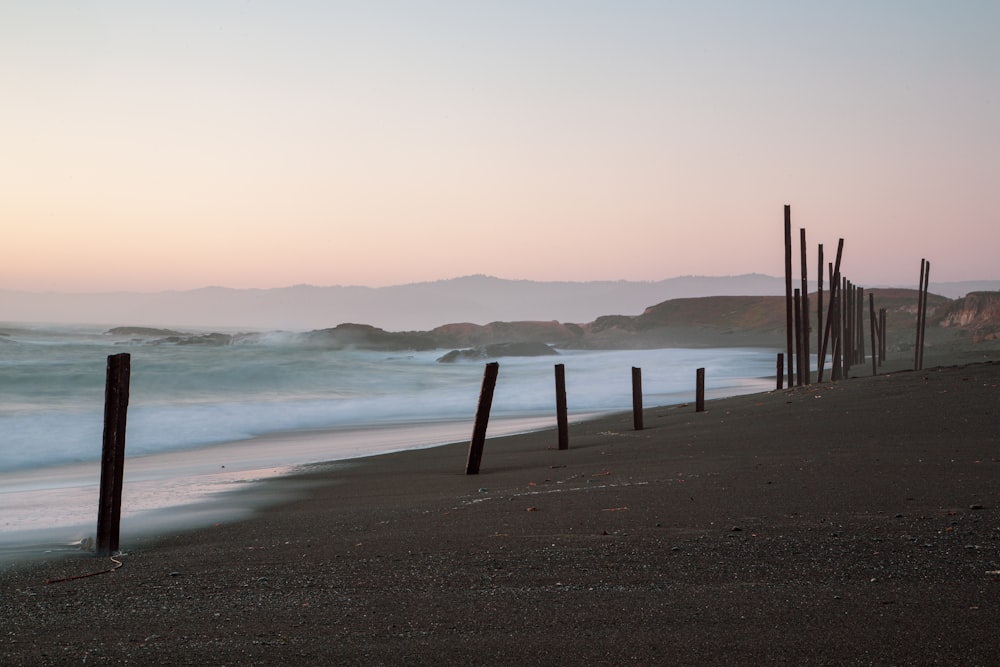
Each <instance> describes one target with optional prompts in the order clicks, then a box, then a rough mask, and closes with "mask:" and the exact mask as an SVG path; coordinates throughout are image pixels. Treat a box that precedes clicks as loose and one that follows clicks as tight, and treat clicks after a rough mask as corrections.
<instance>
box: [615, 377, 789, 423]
mask: <svg viewBox="0 0 1000 667" xmlns="http://www.w3.org/2000/svg"><path fill="white" fill-rule="evenodd" d="M778 374H779V375H780V374H781V370H780V369H779V371H778ZM632 425H633V426H634V427H635V430H636V431H641V430H642V369H641V368H636V367H635V366H633V367H632Z"/></svg>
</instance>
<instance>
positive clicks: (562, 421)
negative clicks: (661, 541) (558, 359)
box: [556, 364, 569, 449]
mask: <svg viewBox="0 0 1000 667" xmlns="http://www.w3.org/2000/svg"><path fill="white" fill-rule="evenodd" d="M556 424H557V425H558V427H559V428H558V431H559V449H569V421H568V418H567V417H566V366H565V365H564V364H556Z"/></svg>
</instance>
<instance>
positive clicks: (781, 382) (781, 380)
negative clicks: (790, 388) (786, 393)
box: [777, 352, 785, 390]
mask: <svg viewBox="0 0 1000 667" xmlns="http://www.w3.org/2000/svg"><path fill="white" fill-rule="evenodd" d="M777 367H778V368H777V370H778V372H777V376H778V387H777V388H778V389H779V390H780V389H784V388H785V353H784V352H779V353H778V364H777Z"/></svg>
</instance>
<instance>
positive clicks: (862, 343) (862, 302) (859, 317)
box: [854, 287, 865, 364]
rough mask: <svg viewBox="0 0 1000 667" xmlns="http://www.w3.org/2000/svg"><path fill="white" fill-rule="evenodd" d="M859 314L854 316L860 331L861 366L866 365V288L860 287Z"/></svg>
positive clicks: (858, 358)
mask: <svg viewBox="0 0 1000 667" xmlns="http://www.w3.org/2000/svg"><path fill="white" fill-rule="evenodd" d="M857 309H858V312H857V314H856V315H855V316H854V320H855V324H856V327H857V330H858V345H857V350H858V354H857V361H858V363H859V364H863V363H865V288H864V287H858V299H857Z"/></svg>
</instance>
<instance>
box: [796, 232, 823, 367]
mask: <svg viewBox="0 0 1000 667" xmlns="http://www.w3.org/2000/svg"><path fill="white" fill-rule="evenodd" d="M806 251H807V248H806V230H805V228H800V229H799V254H800V255H801V256H802V296H801V299H802V325H801V328H802V352H801V354H799V358H800V359H801V360H802V373H800V376H801V377H802V378H803V379H802V383H803V384H812V378H810V377H809V376H810V366H812V364H811V363H810V361H809V336H810V333H811V331H812V330H811V329H810V328H809V280H808V278H807V271H808V266H807V261H806ZM822 270H823V265H822V264H820V271H822Z"/></svg>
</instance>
